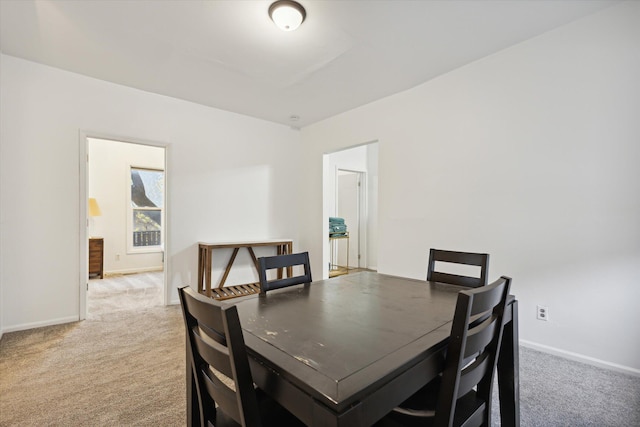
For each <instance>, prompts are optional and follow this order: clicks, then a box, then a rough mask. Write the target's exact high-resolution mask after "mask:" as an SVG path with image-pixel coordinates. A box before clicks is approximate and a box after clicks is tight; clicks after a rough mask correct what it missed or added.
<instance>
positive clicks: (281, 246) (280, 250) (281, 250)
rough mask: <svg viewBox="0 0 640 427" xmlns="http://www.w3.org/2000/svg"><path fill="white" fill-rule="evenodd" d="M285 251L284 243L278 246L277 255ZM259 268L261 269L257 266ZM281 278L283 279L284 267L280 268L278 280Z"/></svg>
mask: <svg viewBox="0 0 640 427" xmlns="http://www.w3.org/2000/svg"><path fill="white" fill-rule="evenodd" d="M284 253H285V248H284V245H278V246H276V255H284ZM257 270H259V268H257ZM280 279H282V268H279V269H278V280H280Z"/></svg>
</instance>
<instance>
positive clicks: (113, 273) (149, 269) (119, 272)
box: [104, 266, 163, 277]
mask: <svg viewBox="0 0 640 427" xmlns="http://www.w3.org/2000/svg"><path fill="white" fill-rule="evenodd" d="M162 270H163V269H162V266H160V267H146V268H130V269H128V270H112V271H105V272H104V277H110V276H122V275H123V274H135V273H149V272H152V271H162Z"/></svg>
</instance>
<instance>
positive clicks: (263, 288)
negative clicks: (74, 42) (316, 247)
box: [258, 252, 311, 295]
mask: <svg viewBox="0 0 640 427" xmlns="http://www.w3.org/2000/svg"><path fill="white" fill-rule="evenodd" d="M296 265H303V266H304V274H302V275H299V276H294V277H287V278H280V279H275V280H268V279H267V271H269V270H273V269H276V268H277V269H281V268H287V269H288V270H289V269H290V268H289V267H294V266H296ZM258 267H259V268H258V276H259V278H260V293H261V294H262V295H264V294H266V293H267V291H270V290H273V289H280V288H284V287H288V286H293V285H299V284H303V283H311V267H310V265H309V253H308V252H301V253H297V254H286V255H276V256H271V257H262V258H258Z"/></svg>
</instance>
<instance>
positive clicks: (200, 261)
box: [197, 245, 204, 293]
mask: <svg viewBox="0 0 640 427" xmlns="http://www.w3.org/2000/svg"><path fill="white" fill-rule="evenodd" d="M203 255H204V254H203V250H202V245H198V283H197V286H198V292H200V293H202V291H204V256H203Z"/></svg>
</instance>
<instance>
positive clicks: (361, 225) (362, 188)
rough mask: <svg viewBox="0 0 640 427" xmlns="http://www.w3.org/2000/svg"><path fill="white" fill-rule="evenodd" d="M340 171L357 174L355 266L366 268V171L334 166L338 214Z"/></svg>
mask: <svg viewBox="0 0 640 427" xmlns="http://www.w3.org/2000/svg"><path fill="white" fill-rule="evenodd" d="M340 172H349V173H354V174H356V175H358V180H359V184H360V185H358V195H357V199H358V200H357V207H356V211H357V212H356V216H357V218H358V224H357V228H358V241H357V242H356V244H357V248H358V251H357V252H358V255H359V256H358V257H357V258H356V259H357V261H358V263H357V268H367V266H368V261H367V260H368V258H367V229H368V225H367V212H368V210H367V209H368V205H367V172H365V171H359V170H353V169H345V168H341V167H339V166H337V167H336V170H335V187H336V188H335V198H336V199H335V207H336V211H335V214H336V215H337V214H338V209H339V194H338V193H339V183H338V179H339V178H338V176H339V175H340ZM349 238H351V236H349ZM349 244H350V245H352V244H353V242H349ZM347 268H349V266H347Z"/></svg>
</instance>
